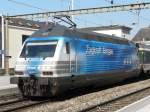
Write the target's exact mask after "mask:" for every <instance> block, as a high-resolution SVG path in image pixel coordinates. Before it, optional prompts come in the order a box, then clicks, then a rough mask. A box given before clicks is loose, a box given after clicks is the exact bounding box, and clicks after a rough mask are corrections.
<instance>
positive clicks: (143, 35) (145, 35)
mask: <svg viewBox="0 0 150 112" xmlns="http://www.w3.org/2000/svg"><path fill="white" fill-rule="evenodd" d="M132 41H134V42H136V43H144V44H150V27H147V28H142V29H140V30H139V31H138V33H137V34H136V35H135V37H134V38H133V39H132Z"/></svg>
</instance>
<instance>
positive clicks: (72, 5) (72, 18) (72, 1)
mask: <svg viewBox="0 0 150 112" xmlns="http://www.w3.org/2000/svg"><path fill="white" fill-rule="evenodd" d="M73 9H74V0H71V10H73ZM71 20H72V21H73V20H74V16H73V15H72V16H71Z"/></svg>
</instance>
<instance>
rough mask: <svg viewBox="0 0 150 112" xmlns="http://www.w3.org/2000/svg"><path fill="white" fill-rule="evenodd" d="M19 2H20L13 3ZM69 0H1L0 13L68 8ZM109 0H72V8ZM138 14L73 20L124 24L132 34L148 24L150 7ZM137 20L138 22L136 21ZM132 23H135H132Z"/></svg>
mask: <svg viewBox="0 0 150 112" xmlns="http://www.w3.org/2000/svg"><path fill="white" fill-rule="evenodd" d="M15 1H17V2H21V3H23V4H22V5H21V4H17V3H15ZM69 1H70V0H1V2H0V13H2V14H8V15H16V14H28V13H37V12H45V11H60V10H68V9H69V4H70V2H69ZM109 1H110V0H74V9H80V8H90V7H102V6H110V5H111V4H110V2H109ZM113 1H114V4H115V5H119V4H129V3H137V1H138V2H150V0H113ZM139 14H140V15H139V22H138V14H135V11H134V13H133V12H129V11H126V12H112V13H103V14H90V15H80V16H75V18H74V21H75V22H76V23H77V25H78V27H90V26H106V25H116V24H118V25H126V26H129V27H132V28H133V31H132V32H131V35H132V36H134V35H135V34H136V33H137V31H138V30H139V29H140V28H142V27H148V26H149V25H150V9H147V10H141V11H140V13H139ZM137 22H138V23H137ZM134 23H137V24H135V25H133V24H134Z"/></svg>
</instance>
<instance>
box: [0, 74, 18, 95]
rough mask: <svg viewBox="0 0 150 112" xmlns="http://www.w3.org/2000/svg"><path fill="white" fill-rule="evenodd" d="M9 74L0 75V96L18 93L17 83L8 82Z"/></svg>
mask: <svg viewBox="0 0 150 112" xmlns="http://www.w3.org/2000/svg"><path fill="white" fill-rule="evenodd" d="M10 77H11V76H9V75H6V76H0V96H1V95H6V94H13V93H18V89H17V85H16V84H10Z"/></svg>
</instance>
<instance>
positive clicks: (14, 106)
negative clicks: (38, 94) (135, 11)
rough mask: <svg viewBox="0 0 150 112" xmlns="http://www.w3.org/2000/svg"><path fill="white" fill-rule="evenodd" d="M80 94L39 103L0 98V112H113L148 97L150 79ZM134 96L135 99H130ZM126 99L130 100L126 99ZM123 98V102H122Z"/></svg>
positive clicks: (67, 95) (13, 98)
mask: <svg viewBox="0 0 150 112" xmlns="http://www.w3.org/2000/svg"><path fill="white" fill-rule="evenodd" d="M88 91H89V90H88ZM80 93H81V92H77V93H76V92H75V94H74V95H73V93H68V94H65V96H64V97H62V98H52V99H51V98H50V99H47V100H40V101H39V100H38V101H37V100H36V101H31V100H27V99H21V98H19V97H17V98H16V99H15V96H14V97H13V96H11V97H12V99H11V100H10V98H9V97H8V98H7V99H9V100H7V102H2V103H1V99H3V98H1V97H0V112H8V111H16V110H18V112H19V110H21V111H22V112H31V111H35V112H41V111H44V112H55V111H59V112H77V111H78V112H82V111H87V112H95V111H96V112H114V111H115V110H118V109H120V108H121V107H123V106H125V105H128V104H130V103H132V102H131V101H136V99H137V100H139V99H140V98H143V97H145V96H146V95H149V94H150V79H146V80H139V81H138V82H133V83H129V84H125V85H118V86H113V87H110V88H107V89H104V90H97V91H95V92H94V91H93V92H92V91H91V92H88V93H86V92H85V93H84V92H83V93H81V94H80ZM134 94H136V95H135V96H137V97H136V98H134V97H131V96H132V95H134ZM138 94H140V95H138ZM69 95H71V96H69ZM130 95H131V96H130ZM142 95H143V96H142ZM126 97H130V98H127V99H126ZM18 98H19V99H18ZM124 98H125V100H123V99H124ZM122 102H124V103H122ZM38 104H40V105H38ZM27 107H29V108H27Z"/></svg>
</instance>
